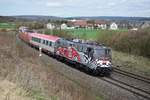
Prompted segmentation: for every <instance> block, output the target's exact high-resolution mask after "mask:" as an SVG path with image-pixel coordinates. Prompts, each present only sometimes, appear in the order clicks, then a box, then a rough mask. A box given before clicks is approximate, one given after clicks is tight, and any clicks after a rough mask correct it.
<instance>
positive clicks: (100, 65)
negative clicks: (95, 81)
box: [93, 47, 112, 75]
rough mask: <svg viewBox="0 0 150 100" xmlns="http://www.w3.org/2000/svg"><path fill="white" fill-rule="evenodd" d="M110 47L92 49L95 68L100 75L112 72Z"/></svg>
mask: <svg viewBox="0 0 150 100" xmlns="http://www.w3.org/2000/svg"><path fill="white" fill-rule="evenodd" d="M111 55H112V54H111V49H110V48H108V47H103V48H96V49H94V55H93V57H94V63H95V64H94V65H95V70H96V72H98V73H99V74H100V75H110V74H111V72H112V61H111V60H112V58H111V57H112V56H111Z"/></svg>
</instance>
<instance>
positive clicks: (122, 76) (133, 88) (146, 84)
mask: <svg viewBox="0 0 150 100" xmlns="http://www.w3.org/2000/svg"><path fill="white" fill-rule="evenodd" d="M113 73H114V74H113ZM113 73H112V75H111V76H110V77H103V78H102V77H100V78H99V79H101V80H103V81H106V82H108V83H110V84H113V85H115V86H117V87H120V88H122V89H125V90H127V91H129V92H132V93H133V94H135V95H137V96H140V97H143V98H145V99H147V100H150V79H149V78H147V77H144V76H140V75H136V74H133V73H131V72H127V71H124V70H121V69H118V68H114V71H113ZM117 74H118V75H117ZM118 76H119V77H118ZM130 80H131V81H130ZM139 84H140V85H139ZM141 85H142V86H141Z"/></svg>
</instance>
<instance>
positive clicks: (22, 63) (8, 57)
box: [0, 32, 102, 100]
mask: <svg viewBox="0 0 150 100" xmlns="http://www.w3.org/2000/svg"><path fill="white" fill-rule="evenodd" d="M14 34H15V33H14V32H9V33H6V32H5V33H3V32H0V100H3V99H4V100H94V99H95V100H102V98H100V97H97V96H95V95H94V94H93V93H90V92H89V90H87V89H85V88H83V87H80V86H79V85H78V84H77V83H75V82H74V81H72V80H69V79H68V78H66V77H64V76H62V75H60V74H59V73H58V72H56V71H54V70H53V68H54V67H52V66H54V65H51V63H50V61H49V63H50V64H49V65H46V64H45V63H44V62H42V61H41V59H40V58H39V56H38V52H36V51H34V50H32V49H31V48H29V47H28V46H24V45H23V44H22V43H20V42H17V41H16V38H15V35H14Z"/></svg>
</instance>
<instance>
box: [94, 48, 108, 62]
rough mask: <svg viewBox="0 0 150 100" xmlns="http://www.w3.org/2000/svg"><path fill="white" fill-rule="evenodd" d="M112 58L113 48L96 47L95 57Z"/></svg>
mask: <svg viewBox="0 0 150 100" xmlns="http://www.w3.org/2000/svg"><path fill="white" fill-rule="evenodd" d="M104 57H107V58H110V57H111V50H110V49H108V48H103V49H94V58H95V59H101V58H104Z"/></svg>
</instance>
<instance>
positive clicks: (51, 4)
mask: <svg viewBox="0 0 150 100" xmlns="http://www.w3.org/2000/svg"><path fill="white" fill-rule="evenodd" d="M46 6H48V7H61V6H62V3H60V2H47V3H46Z"/></svg>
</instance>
